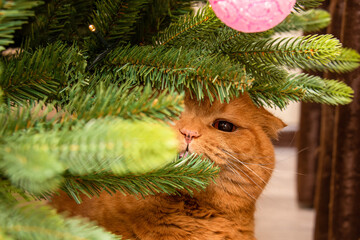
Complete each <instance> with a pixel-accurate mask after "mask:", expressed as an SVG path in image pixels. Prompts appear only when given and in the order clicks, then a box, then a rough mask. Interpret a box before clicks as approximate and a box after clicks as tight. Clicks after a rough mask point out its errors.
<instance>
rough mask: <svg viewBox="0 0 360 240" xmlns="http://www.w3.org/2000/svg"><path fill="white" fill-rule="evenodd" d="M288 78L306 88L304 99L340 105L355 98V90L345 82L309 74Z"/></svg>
mask: <svg viewBox="0 0 360 240" xmlns="http://www.w3.org/2000/svg"><path fill="white" fill-rule="evenodd" d="M288 79H289V80H288V81H289V82H293V83H294V85H295V86H300V88H303V89H304V90H305V94H304V97H303V98H302V101H307V102H317V103H325V104H330V105H338V104H348V103H350V102H351V101H352V98H353V94H354V91H353V90H352V88H351V87H349V86H348V85H346V84H345V83H344V82H340V81H337V80H328V79H322V78H320V77H317V76H311V75H308V74H298V75H290V76H289V78H288Z"/></svg>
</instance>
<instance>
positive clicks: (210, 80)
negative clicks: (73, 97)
mask: <svg viewBox="0 0 360 240" xmlns="http://www.w3.org/2000/svg"><path fill="white" fill-rule="evenodd" d="M109 67H111V68H112V69H113V72H114V74H115V76H117V77H118V78H120V79H130V80H131V81H133V82H134V83H136V82H137V84H139V83H141V84H151V85H152V86H153V87H155V88H158V89H166V88H169V89H174V88H175V89H176V90H178V91H181V90H182V89H183V88H184V87H186V88H188V89H189V90H191V91H192V93H194V94H195V96H196V97H197V98H198V99H203V98H204V96H205V95H207V96H208V97H209V98H210V100H213V98H214V96H215V97H216V98H218V99H220V100H221V101H224V100H229V99H230V98H231V97H233V96H238V95H239V92H241V91H242V92H243V91H245V90H246V89H247V88H248V87H249V86H250V85H251V83H252V81H253V79H249V78H248V77H247V76H246V74H245V69H244V68H243V66H241V65H238V64H234V63H232V62H231V61H229V59H228V58H227V57H226V56H225V57H224V56H220V55H216V54H214V55H204V54H202V53H201V51H200V52H199V51H196V50H190V49H186V50H182V49H166V48H163V47H157V48H151V47H137V46H134V47H125V48H118V49H116V50H114V51H113V53H112V54H111V55H110V56H109V57H108V60H107V62H106V63H105V67H104V69H103V71H104V70H106V71H108V68H109Z"/></svg>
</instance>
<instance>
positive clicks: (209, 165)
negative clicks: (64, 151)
mask: <svg viewBox="0 0 360 240" xmlns="http://www.w3.org/2000/svg"><path fill="white" fill-rule="evenodd" d="M218 173H219V168H218V167H216V166H214V163H213V162H210V161H209V160H202V159H201V156H197V155H195V154H192V155H190V156H188V157H186V158H177V160H175V161H173V162H172V163H170V164H168V165H166V166H164V167H162V168H159V169H156V170H153V171H151V172H147V173H144V174H140V175H139V174H137V175H136V174H127V175H122V176H116V175H114V174H112V173H109V172H99V173H96V174H88V175H85V176H73V175H66V176H65V177H66V181H65V184H64V185H63V187H62V190H64V191H65V192H66V193H67V194H68V195H69V196H70V197H72V198H74V199H75V201H76V202H78V203H80V202H81V197H80V194H81V193H82V194H85V195H86V196H88V197H90V198H91V197H92V196H94V195H95V196H98V195H99V194H100V192H101V191H104V190H105V191H107V192H108V193H109V194H112V193H115V192H117V191H120V192H122V193H124V194H132V195H138V194H140V195H142V196H146V195H154V194H157V193H166V194H179V193H180V192H183V191H184V190H185V191H186V192H188V193H189V194H192V193H193V191H199V190H203V189H205V188H206V186H207V185H208V184H209V183H210V182H211V181H213V182H214V181H215V178H216V176H217V174H218Z"/></svg>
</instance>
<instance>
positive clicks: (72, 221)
mask: <svg viewBox="0 0 360 240" xmlns="http://www.w3.org/2000/svg"><path fill="white" fill-rule="evenodd" d="M0 200H2V199H0ZM0 229H1V230H0V236H1V237H2V239H41V240H45V239H46V240H97V239H102V240H116V239H118V240H120V239H121V238H120V237H118V236H115V235H113V234H111V233H109V232H107V231H105V230H104V229H102V228H100V227H97V226H95V224H93V223H90V222H88V220H85V219H80V218H64V216H61V215H58V214H56V211H55V210H53V209H50V208H49V207H46V206H42V205H41V204H32V205H30V206H29V205H27V206H25V207H24V206H20V205H13V204H11V205H9V204H7V203H4V202H3V201H0Z"/></svg>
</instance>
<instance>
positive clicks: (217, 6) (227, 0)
mask: <svg viewBox="0 0 360 240" xmlns="http://www.w3.org/2000/svg"><path fill="white" fill-rule="evenodd" d="M209 2H210V4H211V7H212V8H213V10H214V12H215V14H216V16H217V17H218V18H219V19H220V20H221V21H222V22H224V23H225V24H226V25H227V26H229V27H231V28H233V29H235V30H238V31H241V32H263V31H266V30H268V29H270V28H273V27H275V26H276V25H278V24H279V23H280V22H282V21H283V20H284V19H285V18H286V17H287V16H288V15H289V14H290V12H291V10H292V8H293V7H294V5H295V3H296V0H209Z"/></svg>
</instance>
